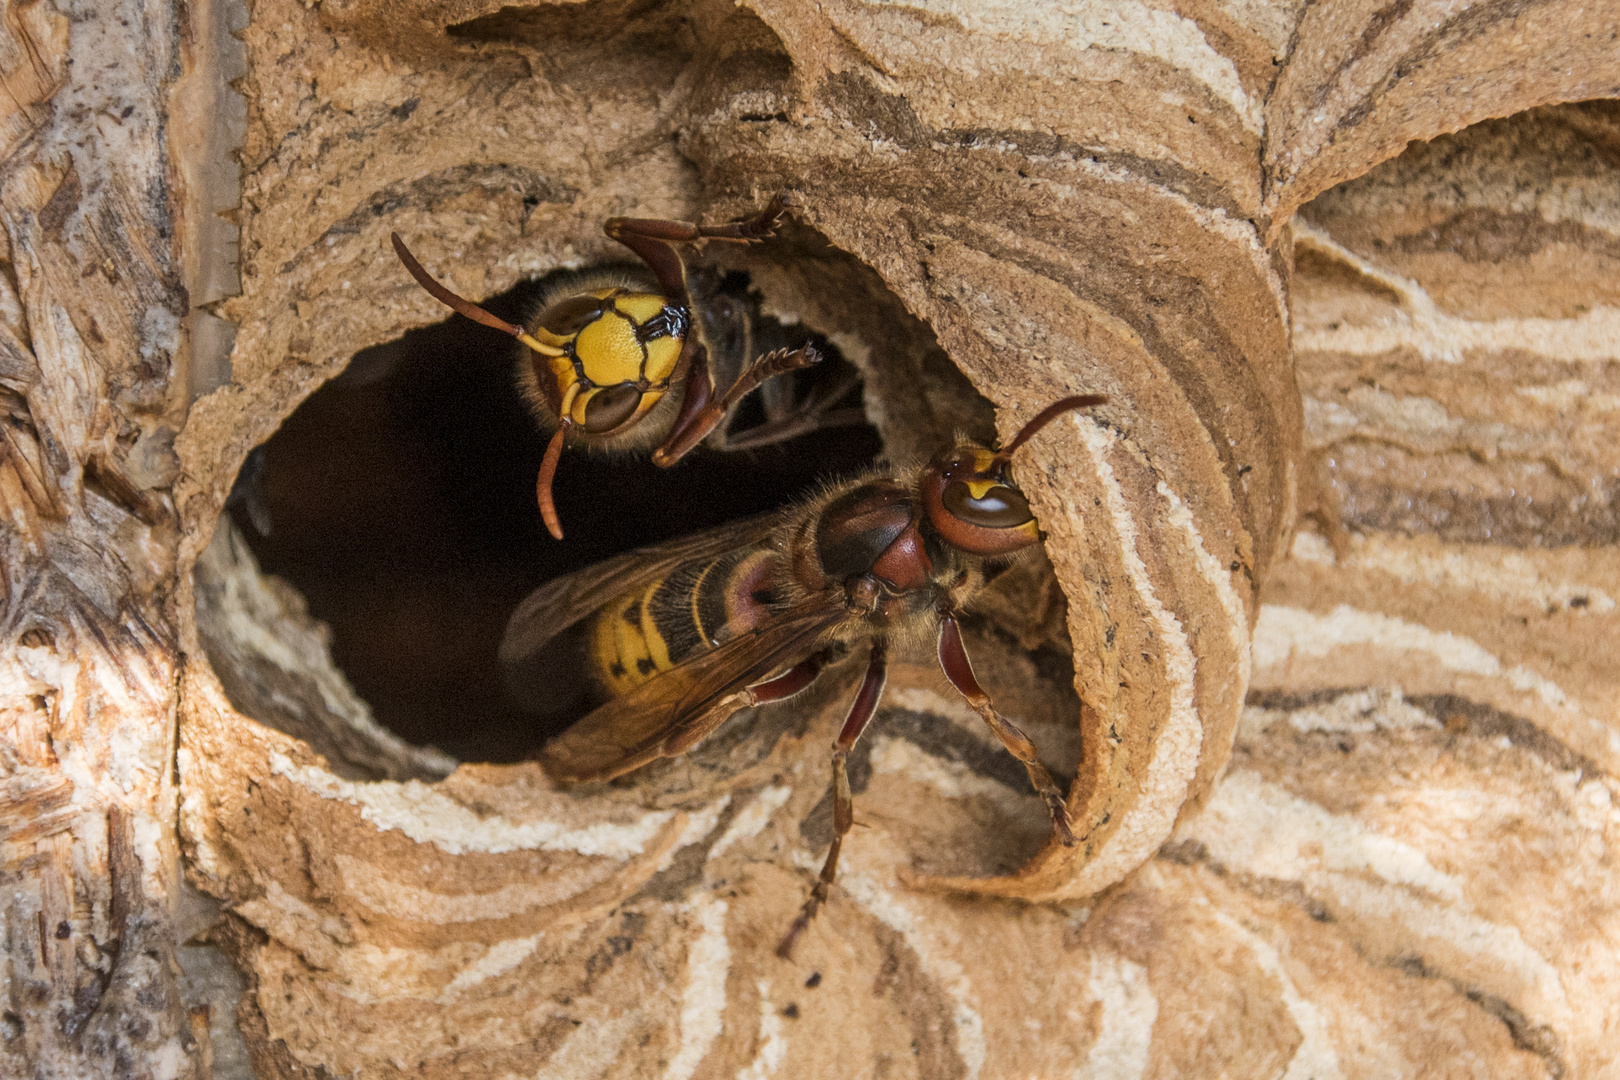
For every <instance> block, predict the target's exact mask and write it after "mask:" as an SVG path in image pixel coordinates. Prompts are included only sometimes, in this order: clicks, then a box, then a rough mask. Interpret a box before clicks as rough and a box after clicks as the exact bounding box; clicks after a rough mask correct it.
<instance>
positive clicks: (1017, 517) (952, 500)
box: [940, 480, 1035, 529]
mask: <svg viewBox="0 0 1620 1080" xmlns="http://www.w3.org/2000/svg"><path fill="white" fill-rule="evenodd" d="M975 491H977V492H978V494H975ZM940 502H942V503H944V505H945V510H946V512H947V513H949V514H950V515H951V516H952V517H954V518H959V519H961V520H962V521H965V522H967V523H968V524H969V525H977V526H979V527H980V528H981V529H1015V528H1017V527H1018V526H1020V525H1023V524H1025V523H1026V522H1029V521H1033V520H1034V518H1035V515H1034V514H1032V513H1030V509H1029V500H1028V499H1025V498H1024V493H1023V492H1022V491H1019V490H1018V489H1017V488H1015V487H1013V486H1012V485H1010V484H996V483H990V482H988V481H982V480H981V481H971V480H953V481H951V482H950V483H948V484H946V485H945V491H944V493H943V494H942V495H941V497H940Z"/></svg>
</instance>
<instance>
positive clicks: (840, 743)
mask: <svg viewBox="0 0 1620 1080" xmlns="http://www.w3.org/2000/svg"><path fill="white" fill-rule="evenodd" d="M1106 400H1107V398H1106V397H1103V396H1101V395H1087V396H1082V397H1069V398H1064V399H1062V400H1061V401H1058V402H1055V403H1054V404H1052V405H1050V406H1048V407H1047V408H1046V409H1044V410H1042V411H1041V412H1040V413H1039V414H1038V415H1037V416H1036V417H1035V418H1034V419H1032V420H1031V421H1030V422H1029V423H1027V424H1025V425H1024V427H1023V429H1022V430H1021V431H1019V433H1018V434H1017V436H1016V437H1015V438H1014V439H1013V440H1012V441H1011V442H1010V443H1008V444H1007V445H1006V447H1004V448H1003V449H1002V450H1000V451H999V452H992V451H990V450H987V449H985V448H983V447H980V446H975V445H973V444H972V443H962V444H959V445H957V446H954V447H951V448H950V449H948V450H945V451H944V452H942V453H940V454H938V455H937V456H935V457H934V459H933V460H932V461H930V462H928V463H927V464H926V465H923V466H921V467H920V468H912V469H907V470H901V471H897V472H895V473H892V474H883V473H878V474H875V475H869V476H866V477H862V478H858V479H854V480H849V481H844V482H842V483H836V484H832V485H829V486H828V487H827V488H826V489H825V490H824V491H823V492H822V493H821V494H820V495H818V496H816V497H815V498H813V499H811V500H809V501H808V502H806V503H804V504H802V505H800V506H797V507H794V508H791V509H789V510H786V511H784V512H783V513H781V514H779V515H766V516H764V517H758V518H753V519H750V520H746V521H741V522H734V523H732V524H729V525H725V526H722V527H720V528H718V529H713V530H710V531H708V532H704V533H698V534H696V535H693V536H689V537H685V538H683V539H678V540H672V541H669V542H668V543H664V544H660V545H657V546H655V547H649V548H642V549H640V550H637V551H631V552H628V553H626V554H623V555H620V556H617V557H616V558H613V559H609V560H608V561H606V562H604V563H601V564H599V565H597V566H593V567H590V568H587V569H585V570H582V571H579V572H578V573H574V574H570V575H568V576H567V577H563V578H559V579H558V580H556V581H553V582H550V583H548V584H546V585H543V586H542V587H540V588H539V589H538V590H536V591H535V592H534V593H532V594H531V595H530V596H529V597H528V598H527V599H526V600H524V601H523V603H522V604H521V605H519V607H518V609H517V611H516V612H514V613H513V615H512V619H511V621H510V622H509V623H508V624H507V628H506V636H505V639H504V640H503V641H502V642H501V649H500V656H501V662H502V664H503V666H504V668H505V671H506V675H507V681H508V686H509V688H511V689H512V690H513V692H514V693H515V694H522V695H527V696H529V697H530V698H531V700H530V701H529V702H527V703H526V704H527V705H528V707H530V708H531V709H532V710H533V711H537V712H544V711H546V710H548V709H550V710H553V711H556V710H559V709H560V710H563V711H566V710H568V709H575V710H577V709H579V708H581V707H584V708H588V709H589V710H590V711H589V712H588V713H587V714H586V715H585V716H584V718H583V719H581V720H580V721H579V722H578V723H576V724H574V725H573V726H572V727H570V728H568V729H567V730H566V731H564V732H563V733H562V734H561V735H559V736H558V737H557V738H555V739H553V740H552V741H551V742H549V743H548V744H546V746H545V748H544V750H543V751H542V752H541V761H542V763H543V764H544V766H545V768H546V770H547V772H548V773H549V774H550V775H551V776H552V777H553V778H554V779H556V780H558V781H560V782H564V783H575V782H579V781H586V780H609V779H612V778H613V777H616V776H621V775H623V774H625V773H627V772H630V771H631V770H633V769H637V768H640V767H641V766H643V765H646V764H647V763H648V762H651V761H653V760H655V759H657V758H661V757H672V756H675V755H677V754H681V753H684V752H685V751H687V750H689V749H691V748H692V747H693V746H695V745H696V744H697V743H698V742H699V741H701V740H702V739H703V738H705V737H706V736H708V735H709V734H710V733H711V732H713V731H714V730H715V729H716V728H717V727H719V726H720V724H721V723H723V722H724V721H725V720H726V719H727V718H728V717H729V716H731V715H732V714H733V713H735V712H737V711H738V710H739V709H744V708H748V707H750V706H753V705H759V704H763V703H765V702H771V701H780V700H782V699H783V698H786V697H790V696H792V695H794V694H797V693H799V692H800V691H801V690H803V689H805V688H806V687H807V686H809V685H810V683H811V682H812V681H813V680H814V679H815V678H816V676H817V674H818V673H819V672H820V670H821V668H822V666H823V664H824V663H826V662H827V660H828V659H829V658H830V656H831V655H832V654H833V653H835V652H836V651H839V650H840V649H841V648H843V647H847V646H849V645H851V644H854V643H857V642H859V641H860V640H861V639H863V638H864V639H866V640H868V641H869V642H870V652H869V654H868V659H867V664H866V677H865V679H864V680H863V681H862V683H861V687H860V689H859V691H857V693H856V695H855V701H854V703H853V704H852V705H851V707H850V711H849V716H848V718H847V719H846V720H845V721H844V726H843V730H842V731H841V732H840V734H839V736H838V739H837V741H836V742H835V743H834V744H833V748H832V768H833V791H834V803H833V824H834V829H835V832H834V836H833V841H832V848H831V850H830V851H829V852H828V853H827V861H826V863H825V864H824V865H823V866H822V869H821V876H820V878H819V880H818V881H817V883H816V885H815V887H814V889H813V890H812V891H811V893H810V898H809V899H808V900H807V901H806V902H805V905H804V909H803V911H802V912H801V913H800V914H799V916H798V918H797V919H796V920H795V922H794V924H793V927H792V929H791V930H789V931H788V934H787V936H786V937H784V938H783V940H782V943H781V945H780V946H779V948H778V952H779V953H780V954H781V955H783V956H786V955H787V954H788V951H789V950H790V949H791V948H792V945H793V942H794V939H795V938H796V937H797V936H798V934H799V933H800V932H801V931H802V930H803V929H804V928H805V927H806V926H807V925H809V922H810V920H811V918H812V917H813V916H814V915H815V913H816V910H817V909H818V908H819V907H820V906H821V905H822V904H823V903H825V902H826V900H827V896H828V892H829V889H830V887H831V885H832V883H833V879H834V877H835V875H836V873H837V869H838V853H839V850H840V848H841V847H842V845H843V840H844V836H845V834H846V833H848V832H849V829H850V826H851V824H852V823H853V821H854V817H853V813H854V811H853V804H852V798H851V794H850V788H849V779H848V776H847V775H846V772H845V764H844V762H845V758H847V757H848V756H849V753H850V751H851V750H852V749H853V748H854V746H855V742H856V740H857V739H859V738H860V737H861V732H862V731H864V730H865V728H866V725H867V723H868V721H870V720H871V719H872V715H873V713H874V712H875V711H876V709H877V706H878V699H879V698H880V697H881V696H882V693H883V684H884V678H885V672H886V654H887V649H888V645H889V643H890V642H891V641H893V640H896V639H899V638H901V637H905V636H914V635H916V634H919V633H927V632H928V631H930V630H932V631H933V632H934V633H935V635H936V637H937V647H938V650H939V663H940V667H942V668H943V669H944V671H945V675H946V677H947V678H948V679H949V680H950V681H951V684H952V685H953V686H955V687H956V689H957V690H958V691H960V692H961V694H962V696H963V697H964V698H966V699H967V701H968V704H970V705H971V706H973V708H974V709H975V710H977V711H978V713H979V715H980V716H982V717H983V718H984V721H985V723H986V724H988V725H989V726H990V730H991V731H993V732H994V733H995V735H996V736H997V737H998V738H999V739H1000V740H1001V743H1002V745H1003V746H1005V747H1006V748H1007V750H1008V751H1009V752H1011V753H1012V755H1013V756H1014V757H1016V758H1017V759H1018V760H1019V761H1021V762H1023V763H1024V767H1025V768H1026V769H1027V770H1028V772H1029V778H1030V782H1031V783H1032V784H1034V786H1035V789H1036V790H1037V791H1038V792H1040V794H1041V795H1042V796H1043V797H1044V798H1045V800H1046V804H1047V808H1048V809H1049V811H1050V812H1051V815H1052V825H1053V828H1054V829H1055V831H1056V833H1057V836H1058V838H1059V839H1060V840H1062V842H1063V843H1065V844H1072V843H1074V842H1075V841H1074V834H1073V833H1072V832H1071V831H1070V828H1069V817H1068V812H1067V809H1066V807H1065V805H1064V801H1063V795H1062V792H1061V791H1060V790H1059V788H1058V786H1057V784H1056V783H1054V782H1053V780H1052V775H1051V774H1050V773H1049V772H1048V771H1047V770H1046V767H1045V766H1043V765H1042V764H1041V763H1040V760H1039V759H1038V758H1037V756H1036V752H1035V747H1034V745H1033V744H1032V743H1031V742H1030V741H1029V739H1028V738H1027V737H1026V736H1025V735H1024V733H1023V732H1022V731H1020V730H1019V729H1018V728H1017V727H1016V726H1015V725H1014V724H1013V723H1012V722H1011V721H1009V720H1007V719H1006V718H1005V717H1004V716H1002V715H1001V714H1000V713H999V712H997V711H996V708H995V706H994V705H993V704H992V703H991V701H990V698H989V696H988V695H987V694H986V693H985V692H984V690H983V689H982V688H981V687H980V686H979V682H978V680H977V679H976V678H975V677H974V674H973V666H972V664H971V663H969V661H968V656H967V652H966V650H965V649H964V648H963V645H962V633H961V628H960V626H959V624H958V616H959V613H960V612H961V611H962V609H963V607H964V606H965V605H966V604H967V603H968V601H969V600H970V599H971V598H972V596H973V595H974V593H975V592H977V591H978V589H979V588H980V586H981V585H982V584H983V583H984V565H985V563H986V561H987V560H995V559H997V558H1004V557H1008V556H1012V555H1014V554H1015V553H1017V552H1020V551H1023V550H1026V549H1029V548H1031V547H1033V546H1034V545H1035V544H1037V543H1039V542H1040V530H1039V527H1038V525H1037V524H1036V521H1035V517H1034V515H1033V514H1032V513H1031V512H1030V508H1029V503H1028V501H1027V500H1026V499H1025V498H1024V495H1023V492H1021V491H1020V490H1019V489H1018V487H1017V486H1016V485H1015V484H1014V483H1013V481H1012V479H1011V478H1010V476H1009V475H1008V463H1009V462H1010V460H1011V458H1012V455H1013V454H1014V452H1016V451H1017V450H1018V448H1019V447H1020V446H1022V445H1023V444H1024V443H1025V442H1027V441H1028V440H1029V439H1030V438H1031V437H1032V436H1033V435H1034V434H1035V433H1036V432H1038V431H1039V430H1040V429H1041V428H1042V427H1044V426H1045V425H1046V424H1048V423H1049V422H1051V421H1052V420H1053V419H1054V418H1056V417H1057V416H1060V415H1062V414H1063V413H1066V412H1069V411H1071V410H1074V409H1083V408H1088V407H1090V406H1094V405H1100V404H1102V403H1104V402H1105V401H1106ZM541 698H545V699H549V700H540V699H541ZM573 715H578V712H577V711H575V712H574V713H573Z"/></svg>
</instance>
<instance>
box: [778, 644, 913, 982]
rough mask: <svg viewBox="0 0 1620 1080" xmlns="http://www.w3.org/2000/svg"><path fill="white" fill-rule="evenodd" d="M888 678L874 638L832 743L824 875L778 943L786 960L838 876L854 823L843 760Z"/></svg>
mask: <svg viewBox="0 0 1620 1080" xmlns="http://www.w3.org/2000/svg"><path fill="white" fill-rule="evenodd" d="M887 678H888V660H887V658H886V655H885V650H884V647H883V642H881V641H873V642H872V653H871V656H870V658H869V659H868V660H867V662H866V678H865V679H863V680H861V688H860V690H859V691H857V692H856V694H855V700H854V702H853V703H851V705H850V707H849V716H848V717H847V718H846V719H845V720H844V729H843V730H842V731H840V732H839V733H838V741H837V742H835V743H833V749H832V767H833V840H832V848H831V849H830V850H828V852H827V861H826V862H824V863H822V864H821V876H820V877H819V878H817V879H816V884H815V887H814V888H812V889H811V890H810V899H808V900H806V901H805V902H804V907H803V909H801V910H800V912H799V917H798V918H796V919H794V920H793V925H792V926H790V927H788V932H787V933H786V934H785V935H784V936H783V938H782V940H781V942H780V943H778V944H777V946H776V955H777V956H780V957H781V958H782V959H784V960H789V959H791V958H792V956H793V945H794V942H796V941H798V940H799V935H800V934H802V933H804V930H805V928H806V927H807V926H809V925H810V920H811V919H813V918H815V917H816V912H817V911H818V910H819V909H820V908H821V905H822V904H825V903H826V902H827V896H828V893H829V892H830V891H831V889H832V884H833V880H834V879H835V878H837V876H838V853H839V851H840V850H841V849H842V848H843V846H844V836H845V834H846V833H848V832H849V830H850V827H851V826H852V825H854V824H855V798H854V796H853V795H851V794H850V791H849V773H848V771H847V770H846V769H845V767H844V762H845V760H846V759H847V758H848V757H849V752H850V751H851V750H853V749H855V742H856V740H858V739H859V738H860V737H861V732H863V731H865V730H866V725H867V724H868V723H870V722H871V720H872V714H873V713H875V712H877V706H878V700H879V699H880V698H882V697H883V683H884V682H885V680H887Z"/></svg>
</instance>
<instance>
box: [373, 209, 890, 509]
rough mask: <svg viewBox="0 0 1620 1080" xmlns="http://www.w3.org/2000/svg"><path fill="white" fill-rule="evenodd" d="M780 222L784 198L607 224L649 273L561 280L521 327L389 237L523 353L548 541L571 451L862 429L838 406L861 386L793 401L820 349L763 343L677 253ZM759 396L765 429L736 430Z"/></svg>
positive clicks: (429, 285)
mask: <svg viewBox="0 0 1620 1080" xmlns="http://www.w3.org/2000/svg"><path fill="white" fill-rule="evenodd" d="M786 213H787V203H786V202H785V201H784V200H783V199H781V198H777V199H774V200H772V201H771V203H770V204H769V205H768V206H766V207H765V209H764V210H762V211H760V212H759V213H758V214H756V215H754V216H753V217H750V218H746V219H744V220H741V221H737V222H733V223H731V224H728V225H694V224H690V223H687V222H682V221H662V220H655V219H641V218H623V217H615V218H609V219H608V220H607V221H606V223H604V225H603V230H604V231H605V232H606V233H607V235H608V236H610V237H612V238H613V239H614V240H617V241H618V242H619V243H621V244H623V245H624V246H625V247H627V248H629V249H630V250H631V251H632V252H634V253H635V254H636V256H637V257H638V258H640V259H641V261H642V263H643V264H645V265H644V266H632V267H625V268H623V269H619V270H611V269H609V270H597V271H585V272H582V273H576V274H570V275H565V277H564V280H563V281H562V282H561V284H560V285H558V287H556V288H553V289H552V290H551V291H550V292H549V293H548V295H547V296H546V297H545V298H544V299H542V300H541V301H540V303H539V304H537V305H536V307H535V311H534V314H533V316H532V317H531V318H529V319H527V320H526V321H525V323H524V325H522V326H519V325H517V324H514V323H509V322H507V321H506V320H504V319H501V318H499V317H497V316H495V315H492V314H490V313H489V312H488V311H485V310H484V309H483V308H481V307H479V306H478V305H477V304H474V303H473V302H471V301H470V300H467V299H465V298H463V297H461V296H458V295H456V294H455V293H453V292H451V291H450V290H449V289H447V288H445V287H444V286H443V285H441V284H440V283H439V282H438V281H436V280H435V279H434V278H433V277H432V276H431V275H430V274H428V272H427V271H426V270H424V269H423V268H422V265H421V263H419V262H417V261H416V258H415V257H414V256H412V255H411V253H410V250H409V249H408V248H407V247H406V246H405V242H404V241H403V240H401V239H400V237H399V234H398V233H394V234H392V238H393V243H394V251H395V252H396V253H397V254H398V255H399V258H400V261H401V262H403V263H404V264H405V268H406V269H407V270H409V271H410V273H411V276H412V277H414V278H415V279H416V280H417V282H418V283H419V284H420V285H421V286H422V287H423V288H424V289H426V290H427V291H428V292H429V293H431V294H432V295H433V296H434V297H435V298H437V299H438V300H440V301H442V302H443V303H444V304H446V305H448V306H449V307H451V308H452V309H454V310H455V311H457V312H459V313H460V314H462V315H465V316H466V317H467V318H469V319H472V320H474V321H476V322H479V323H482V324H483V325H485V326H489V327H493V328H495V329H497V330H503V331H505V332H506V333H508V334H511V335H512V336H513V337H515V338H517V340H518V341H520V342H522V343H523V345H525V346H526V347H527V348H528V353H527V354H526V355H525V356H524V357H523V359H522V361H521V362H520V363H519V365H518V382H519V385H520V386H521V388H522V389H523V391H524V396H525V398H527V400H528V402H529V404H530V406H531V408H532V409H533V411H534V413H535V415H536V417H537V418H538V419H539V420H540V423H541V424H542V426H544V427H546V428H547V429H548V430H552V436H551V441H550V442H549V443H548V444H547V446H546V454H545V458H544V460H543V461H542V463H541V466H540V474H539V477H538V479H537V481H536V485H535V491H536V496H537V498H538V500H539V503H540V516H541V517H542V518H543V519H544V521H545V524H546V528H547V530H548V531H550V533H551V535H552V536H554V537H556V538H557V539H559V540H561V539H562V536H563V529H562V522H561V519H560V518H559V516H558V514H557V507H556V504H555V502H554V501H553V499H552V492H551V488H552V480H553V478H554V477H555V475H556V472H557V463H558V461H559V459H560V458H561V456H562V450H563V446H564V444H565V443H574V444H580V445H584V446H590V447H597V448H603V449H614V450H623V451H640V450H646V449H648V448H651V450H652V453H651V456H652V460H653V463H654V464H656V465H659V466H662V467H667V466H670V465H673V464H674V463H675V462H677V461H679V460H680V459H681V458H682V457H683V456H685V455H686V454H687V453H688V452H689V451H691V450H692V449H693V448H694V447H696V446H697V445H698V444H700V443H707V444H708V445H710V446H712V447H714V448H715V449H720V450H740V449H746V448H749V447H754V446H762V445H765V444H768V443H771V442H777V441H780V440H783V439H787V438H792V437H793V436H795V435H800V434H803V433H805V432H807V431H810V430H814V429H816V428H821V427H832V426H836V425H840V424H848V423H859V422H861V421H862V420H863V419H864V416H863V415H862V414H861V413H860V411H859V410H858V409H848V408H845V409H837V408H835V406H837V405H838V404H839V403H840V402H841V401H843V400H844V399H845V398H846V397H847V396H848V393H849V392H850V391H851V390H852V389H853V386H854V379H853V377H849V378H847V379H845V380H844V381H842V382H838V383H836V384H835V385H833V386H831V387H830V388H829V387H820V388H814V389H812V391H811V392H810V394H808V395H807V396H805V397H804V398H803V399H802V400H796V399H795V393H794V389H793V386H792V384H791V383H790V382H786V383H785V381H784V380H783V379H778V378H776V377H777V376H789V373H791V372H794V371H798V370H801V369H804V368H808V367H811V366H813V365H815V364H817V363H819V362H820V360H821V355H820V353H819V352H818V351H817V348H816V345H815V344H814V343H813V342H811V341H809V340H807V338H808V335H805V334H801V335H798V340H786V341H770V342H767V341H756V340H755V334H754V323H755V319H754V318H753V315H754V314H755V313H754V312H752V311H751V310H750V303H749V300H748V298H747V296H746V295H742V294H739V293H738V291H737V290H736V289H734V288H729V287H728V286H727V282H726V279H725V278H724V277H723V276H722V275H719V274H716V273H711V272H705V271H699V272H694V273H692V274H689V273H688V269H687V266H686V263H685V261H684V260H683V259H682V258H681V254H680V252H679V251H678V250H677V248H676V245H677V244H681V243H687V242H692V241H699V240H729V241H734V242H738V243H754V242H757V241H761V240H764V239H766V238H768V237H770V236H771V235H772V234H774V233H775V231H776V229H777V227H778V226H779V225H780V224H781V222H782V220H783V218H784V216H785V215H786ZM779 336H780V335H779ZM761 346H772V347H768V348H766V349H765V350H764V351H759V349H760V347H761ZM762 386H763V387H764V388H765V391H764V393H763V394H762V395H761V396H762V399H763V404H764V414H765V420H764V422H763V423H761V424H759V425H756V426H754V427H752V428H749V429H748V430H747V431H745V432H742V433H737V432H735V431H733V427H734V424H733V423H732V419H733V417H734V415H735V413H736V411H737V407H738V405H739V404H740V403H741V402H742V401H743V399H744V398H746V397H747V396H748V395H749V394H751V393H752V392H753V391H755V390H757V389H760V388H761V387H762Z"/></svg>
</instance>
